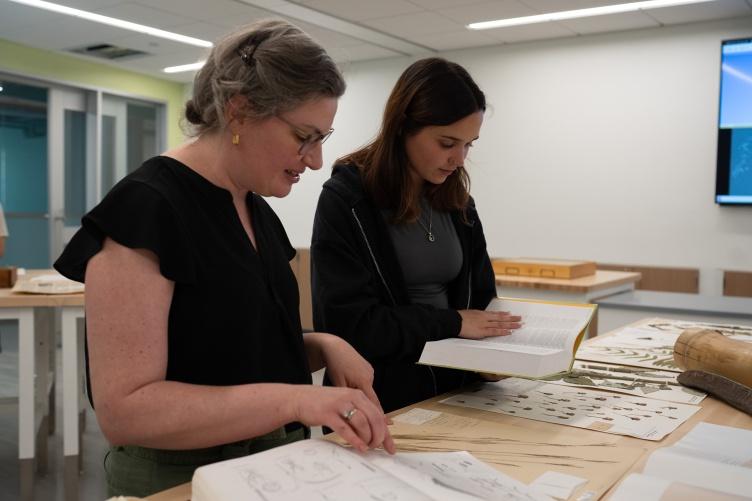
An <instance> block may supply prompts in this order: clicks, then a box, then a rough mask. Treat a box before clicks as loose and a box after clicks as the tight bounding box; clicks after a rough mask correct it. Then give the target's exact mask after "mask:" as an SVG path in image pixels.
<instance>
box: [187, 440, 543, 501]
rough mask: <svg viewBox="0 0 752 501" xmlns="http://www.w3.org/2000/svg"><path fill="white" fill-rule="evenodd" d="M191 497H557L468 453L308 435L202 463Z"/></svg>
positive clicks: (403, 500)
mask: <svg viewBox="0 0 752 501" xmlns="http://www.w3.org/2000/svg"><path fill="white" fill-rule="evenodd" d="M191 499H192V500H193V501H216V500H221V501H225V500H236V499H242V500H244V501H292V500H300V499H305V500H306V501H339V500H341V501H351V500H355V499H372V500H389V501H430V500H444V499H452V500H456V501H477V500H478V499H485V500H510V501H553V500H552V499H551V498H549V497H548V496H545V495H541V494H538V493H535V492H533V491H532V490H530V489H529V488H528V487H527V486H526V485H525V484H523V483H521V482H519V481H517V480H515V479H514V478H512V477H509V476H508V475H506V474H504V473H501V472H499V471H497V470H495V469H494V468H491V467H490V466H488V465H486V464H484V463H482V462H481V461H479V460H478V459H476V458H474V457H473V456H472V455H470V454H469V453H467V452H440V453H397V454H395V455H394V456H391V455H389V454H387V453H385V452H383V451H376V450H372V451H368V452H366V453H364V454H361V453H358V452H355V451H353V450H351V449H348V448H346V447H343V446H341V445H338V444H336V443H333V442H329V441H326V440H320V439H313V440H302V441H300V442H295V443H292V444H288V445H285V446H282V447H277V448H275V449H271V450H268V451H264V452H261V453H258V454H254V455H251V456H246V457H243V458H238V459H233V460H229V461H223V462H220V463H214V464H211V465H208V466H203V467H201V468H199V469H197V470H196V473H195V474H194V477H193V484H192V497H191Z"/></svg>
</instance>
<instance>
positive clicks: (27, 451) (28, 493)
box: [17, 309, 47, 501]
mask: <svg viewBox="0 0 752 501" xmlns="http://www.w3.org/2000/svg"><path fill="white" fill-rule="evenodd" d="M17 318H18V459H19V468H20V479H19V480H20V488H21V492H20V494H21V500H22V501H26V500H29V501H30V500H32V499H33V497H34V492H33V487H34V469H35V456H34V454H35V440H36V428H37V426H36V425H37V423H36V409H35V401H36V398H35V391H34V365H35V363H34V362H35V358H36V357H35V355H34V353H35V350H36V342H35V335H34V312H33V310H32V309H23V310H21V311H19V312H18V316H17ZM45 370H47V368H46V367H45Z"/></svg>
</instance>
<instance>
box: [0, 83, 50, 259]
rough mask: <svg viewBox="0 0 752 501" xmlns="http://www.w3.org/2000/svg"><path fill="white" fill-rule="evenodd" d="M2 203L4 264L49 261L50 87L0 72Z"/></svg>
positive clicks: (0, 189)
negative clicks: (6, 227) (11, 77)
mask: <svg viewBox="0 0 752 501" xmlns="http://www.w3.org/2000/svg"><path fill="white" fill-rule="evenodd" d="M0 89H1V90H0V204H2V207H3V211H4V213H5V219H6V223H7V226H8V238H7V240H6V242H5V254H4V256H2V258H0V265H4V266H7V265H13V266H18V267H25V268H47V267H49V266H50V219H49V203H48V186H49V184H48V179H49V178H48V166H47V149H48V107H49V106H48V104H49V103H48V92H47V89H46V88H44V87H39V86H36V85H29V84H25V83H20V82H18V81H11V80H8V79H6V78H2V76H0Z"/></svg>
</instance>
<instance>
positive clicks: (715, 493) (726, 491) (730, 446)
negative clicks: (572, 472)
mask: <svg viewBox="0 0 752 501" xmlns="http://www.w3.org/2000/svg"><path fill="white" fill-rule="evenodd" d="M750 498H752V430H744V429H741V428H733V427H730V426H721V425H716V424H710V423H699V424H698V425H697V426H695V427H694V428H693V429H692V431H690V432H689V433H687V435H685V436H684V438H682V439H681V440H679V441H678V442H676V443H675V444H674V445H672V446H671V447H662V448H660V449H656V450H655V451H653V453H652V454H650V457H649V458H648V461H647V463H646V465H645V468H644V469H643V472H642V473H633V474H631V475H629V476H628V477H627V478H626V479H624V481H623V482H622V483H621V484H620V485H619V488H618V489H617V490H616V491H615V492H614V494H613V496H612V497H611V499H612V500H613V501H627V500H629V501H631V500H633V499H641V500H650V501H658V500H663V501H669V500H676V501H680V500H685V499H714V500H732V499H734V500H736V499H739V500H741V499H750Z"/></svg>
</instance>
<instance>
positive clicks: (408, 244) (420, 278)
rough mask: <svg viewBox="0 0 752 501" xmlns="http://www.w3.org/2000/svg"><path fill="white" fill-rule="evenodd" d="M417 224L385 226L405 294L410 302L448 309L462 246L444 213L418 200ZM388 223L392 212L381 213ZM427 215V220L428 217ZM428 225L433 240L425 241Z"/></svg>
mask: <svg viewBox="0 0 752 501" xmlns="http://www.w3.org/2000/svg"><path fill="white" fill-rule="evenodd" d="M421 207H422V209H423V210H422V214H421V216H420V221H421V222H422V223H423V225H421V224H420V223H418V222H417V221H416V222H414V223H405V224H397V225H395V224H387V227H388V228H389V235H390V236H391V237H392V242H393V243H394V248H395V250H396V251H397V259H398V260H399V263H400V266H401V267H402V273H403V275H404V277H405V285H406V286H407V291H408V295H409V296H410V300H411V301H412V302H413V303H420V304H429V305H432V306H435V307H436V308H449V295H448V292H447V291H448V288H449V287H448V286H449V283H450V282H452V281H453V280H454V279H455V278H456V277H457V275H459V273H460V269H461V268H462V246H461V244H460V239H459V237H458V236H457V231H456V230H455V228H454V223H452V217H451V215H450V214H449V213H448V212H438V211H435V210H434V211H432V214H431V211H430V209H429V207H428V203H427V202H425V201H423V200H422V201H421ZM382 213H383V215H384V217H385V218H386V219H387V221H389V220H390V219H391V216H392V214H393V212H392V211H388V210H385V211H382ZM429 214H430V218H429ZM429 222H430V228H431V232H432V233H433V235H434V241H433V242H431V241H429V239H428V231H427V229H428V228H429Z"/></svg>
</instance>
